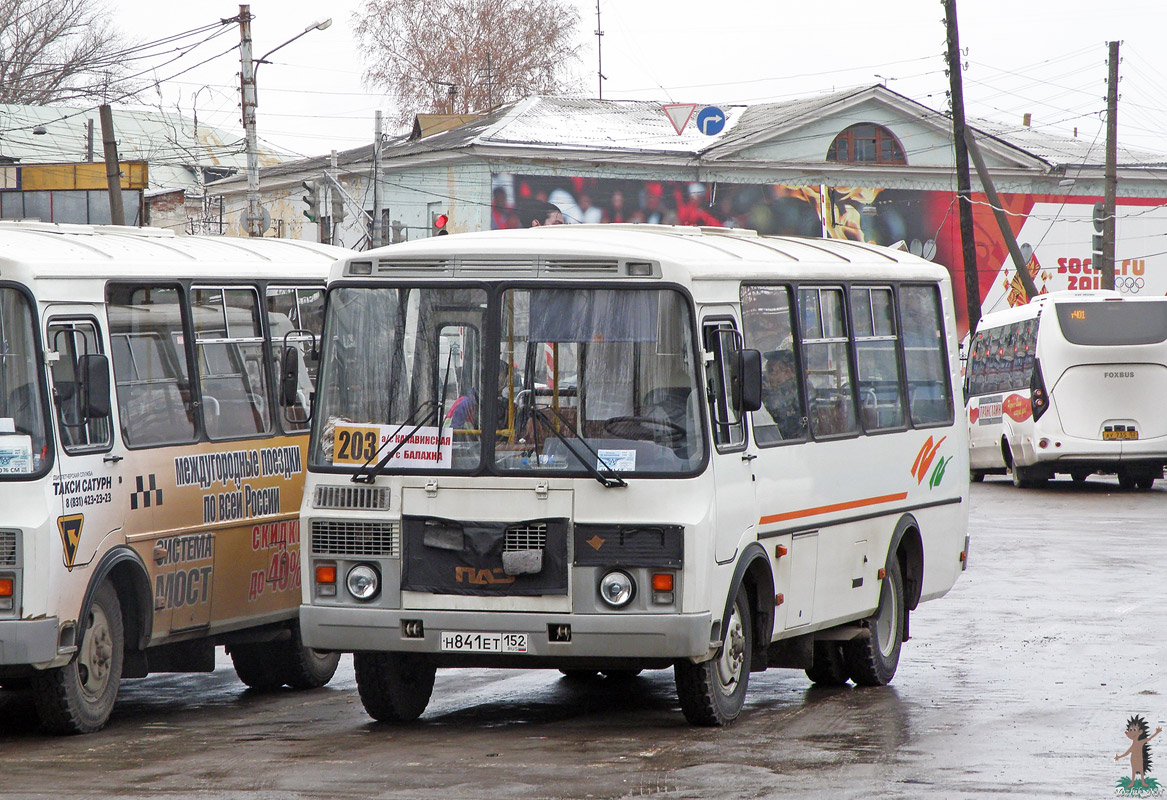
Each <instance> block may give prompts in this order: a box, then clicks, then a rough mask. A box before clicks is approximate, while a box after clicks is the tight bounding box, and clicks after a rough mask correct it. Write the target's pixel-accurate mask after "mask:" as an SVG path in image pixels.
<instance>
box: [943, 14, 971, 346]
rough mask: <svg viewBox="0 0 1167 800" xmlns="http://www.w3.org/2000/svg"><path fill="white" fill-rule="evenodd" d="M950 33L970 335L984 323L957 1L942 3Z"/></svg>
mask: <svg viewBox="0 0 1167 800" xmlns="http://www.w3.org/2000/svg"><path fill="white" fill-rule="evenodd" d="M941 2H942V3H943V4H944V23H945V27H946V28H947V31H948V37H947V38H948V82H949V87H950V89H949V90H950V92H951V95H952V97H951V99H952V143H953V145H954V146H955V147H956V195H957V200H958V205H959V212H960V241H961V246H962V251H963V253H964V291H965V302H966V306H967V308H968V334H969V336H970V337H971V336H972V335H973V334H974V333H976V329H977V325H978V324H979V323H980V321H981V287H980V281H979V280H978V279H977V245H976V239H975V237H974V235H973V219H972V186H971V180H970V178H969V169H968V145H967V144H966V143H965V138H964V135H965V134H964V130H965V124H964V88H963V83H962V82H961V77H960V71H961V70H960V36H959V34H958V32H957V27H956V0H941Z"/></svg>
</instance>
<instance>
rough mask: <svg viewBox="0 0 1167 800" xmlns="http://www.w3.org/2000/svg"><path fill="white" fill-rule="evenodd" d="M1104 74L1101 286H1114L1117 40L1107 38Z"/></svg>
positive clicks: (1116, 169)
mask: <svg viewBox="0 0 1167 800" xmlns="http://www.w3.org/2000/svg"><path fill="white" fill-rule="evenodd" d="M1109 45H1110V61H1109V63H1108V65H1107V66H1108V67H1109V71H1108V73H1109V74H1108V75H1107V78H1106V172H1105V183H1104V189H1103V192H1104V195H1103V199H1102V263H1101V264H1099V265H1098V269H1100V270H1102V288H1103V289H1113V288H1114V249H1115V248H1114V244H1115V242H1114V231H1115V224H1114V223H1115V195H1116V194H1118V42H1109Z"/></svg>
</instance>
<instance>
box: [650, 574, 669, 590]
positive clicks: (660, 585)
mask: <svg viewBox="0 0 1167 800" xmlns="http://www.w3.org/2000/svg"><path fill="white" fill-rule="evenodd" d="M652 590H653V591H654V592H671V591H672V590H673V575H672V573H670V572H658V573H656V574H655V575H653V576H652Z"/></svg>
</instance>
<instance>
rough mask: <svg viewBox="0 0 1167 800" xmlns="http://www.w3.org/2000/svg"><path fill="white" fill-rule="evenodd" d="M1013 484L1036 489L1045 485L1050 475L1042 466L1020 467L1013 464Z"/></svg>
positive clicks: (1021, 487)
mask: <svg viewBox="0 0 1167 800" xmlns="http://www.w3.org/2000/svg"><path fill="white" fill-rule="evenodd" d="M1012 472H1013V485H1014V486H1016V487H1017V488H1018V489H1034V488H1036V487H1038V486H1043V485H1045V483H1046V481H1048V480H1049V475H1048V474H1046V473H1045V472H1043V471H1042V470H1041V468H1040V467H1019V466H1017V465H1016V464H1014V465H1013V469H1012Z"/></svg>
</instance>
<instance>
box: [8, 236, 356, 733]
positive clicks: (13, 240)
mask: <svg viewBox="0 0 1167 800" xmlns="http://www.w3.org/2000/svg"><path fill="white" fill-rule="evenodd" d="M347 252H349V251H346V250H343V249H341V248H337V247H326V246H323V245H312V244H306V243H299V242H289V241H280V240H267V239H262V240H261V239H228V238H219V237H214V238H212V237H206V238H203V237H193V236H192V237H184V236H174V235H173V233H171V232H169V231H161V230H151V229H137V228H121V227H119V228H111V227H107V228H101V227H87V226H65V225H59V226H58V225H50V224H42V223H13V222H6V223H0V345H2V346H0V508H2V509H3V511H0V685H2V686H3V688H4V689H6V690H13V689H16V690H20V689H25V690H28V691H31V692H32V694H33V697H34V701H35V707H36V709H37V712H38V715H39V717H40V720H41V724H42V727H44V728H46V729H47V730H50V731H54V732H61V733H83V732H90V731H94V730H97V729H99V728H101V727H102V726H103V725H104V724H105V723H106V721H107V719H108V718H109V715H110V712H111V710H112V708H113V705H114V701H115V699H116V697H117V693H118V685H119V682H120V680H121V679H122V678H134V677H141V676H144V675H146V674H147V673H150V672H197V671H210V670H213V669H214V647H215V646H216V645H226V646H227V648H228V650H229V652H230V653H231V656H232V659H233V661H234V664H235V668H236V671H237V672H238V673H239V676H240V678H241V679H242V680H243V681H244V682H245V683H247V684H249V685H251V686H255V687H264V688H270V687H275V686H280V685H283V684H285V683H287V684H290V685H292V686H297V687H303V688H307V687H312V686H320V685H323V684H324V683H326V682H327V681H328V680H329V679H330V678H331V676H332V673H333V671H334V670H335V668H336V660H337V656H336V655H330V654H320V653H315V652H313V651H310V650H308V649H307V648H304V647H302V646H301V645H300V644H299V634H298V630H297V626H296V622H297V608H298V606H299V600H300V586H299V582H300V569H299V520H298V512H299V508H300V498H301V493H302V491H303V477H304V469H303V464H304V456H305V452H304V451H305V449H306V445H307V439H308V436H307V433H308V413H307V407H308V403H309V399H310V395H311V392H312V390H313V383H312V382H313V378H314V374H315V367H314V363H313V362H312V361H311V360H310V359H291V358H288V359H286V361H287V362H288V364H289V365H290V367H291V370H290V371H288V372H286V373H284V374H280V373H277V369H276V368H277V366H278V364H277V356H279V355H280V354H281V353H282V351H283V350H284V349H285V348H292V349H294V350H296V351H297V352H304V353H305V354H307V353H308V351H309V350H310V348H311V346H312V343H313V342H314V340H315V338H316V337H318V336H319V332H320V329H321V324H322V322H323V316H324V311H323V309H324V285H325V278H326V276H327V273H328V269H329V267H330V266H331V265H332V263H333V262H334V261H335V260H336V259H337V258H340V257H341V256H342V255H344V254H345V253H347ZM111 368H112V371H111ZM277 385H279V386H280V388H281V392H279V393H278V394H277V392H276V391H275V390H276V387H277ZM288 398H290V400H288ZM277 399H281V400H286V402H284V403H279V402H277Z"/></svg>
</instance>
